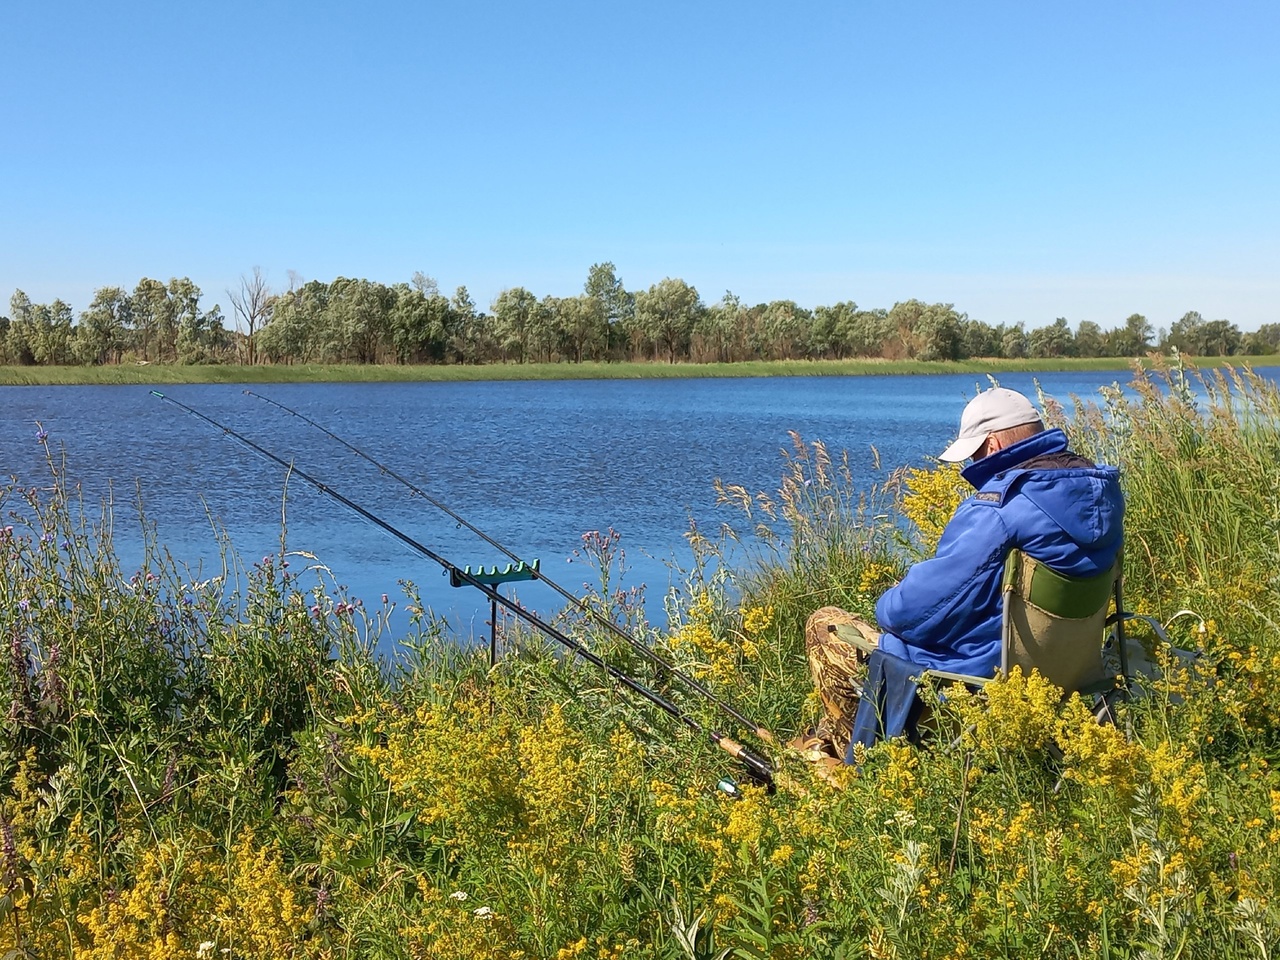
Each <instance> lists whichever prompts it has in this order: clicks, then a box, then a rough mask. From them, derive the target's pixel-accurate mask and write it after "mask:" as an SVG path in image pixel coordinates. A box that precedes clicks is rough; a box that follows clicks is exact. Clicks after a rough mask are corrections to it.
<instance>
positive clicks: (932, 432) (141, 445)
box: [0, 368, 1280, 636]
mask: <svg viewBox="0 0 1280 960" xmlns="http://www.w3.org/2000/svg"><path fill="white" fill-rule="evenodd" d="M1263 372H1265V373H1267V374H1268V375H1272V376H1274V375H1275V374H1276V373H1277V372H1280V369H1278V368H1269V369H1267V370H1264V371H1263ZM997 376H998V378H999V381H1000V383H1001V385H1003V386H1007V387H1012V388H1013V389H1016V390H1021V391H1023V392H1024V393H1027V394H1028V395H1030V396H1032V397H1034V394H1035V382H1036V381H1037V380H1038V381H1039V383H1040V384H1041V386H1042V387H1043V389H1044V391H1045V393H1046V394H1048V395H1050V396H1053V397H1056V398H1058V399H1059V400H1061V401H1063V402H1069V397H1070V395H1072V394H1077V395H1080V396H1085V397H1090V398H1095V399H1096V397H1097V390H1098V388H1099V387H1100V386H1103V385H1108V384H1111V383H1113V382H1115V381H1116V380H1117V374H1116V373H1115V372H1107V371H1102V372H1093V373H1090V372H1080V371H1072V372H1068V373H1039V374H1029V373H1008V374H998V375H997ZM1119 379H1121V380H1127V379H1128V375H1127V374H1122V375H1119ZM980 385H981V386H986V385H987V381H986V378H985V377H984V376H977V375H974V374H955V375H941V376H914V377H913V376H867V377H785V378H772V379H705V380H600V381H529V382H502V383H499V382H478V383H389V384H333V383H324V384H282V385H262V386H254V387H253V388H252V389H253V390H254V391H255V392H256V393H258V394H260V395H262V396H265V397H269V398H271V399H272V400H274V401H277V402H278V403H280V404H283V405H285V406H288V407H290V408H293V409H295V410H297V411H298V412H299V413H302V414H304V415H306V416H307V417H309V418H311V419H313V420H315V421H317V422H318V423H320V424H321V425H323V426H324V427H325V428H327V429H328V430H330V431H332V432H333V433H335V434H337V435H339V436H341V437H342V438H343V439H345V440H347V441H348V442H349V443H351V444H353V445H355V446H357V447H359V448H360V449H361V450H363V451H364V452H365V453H367V454H369V455H370V456H372V457H374V458H375V459H377V460H379V461H381V462H382V463H383V464H385V465H386V466H387V467H390V468H391V469H392V470H394V471H395V472H396V473H398V474H400V475H401V476H403V477H404V478H406V479H407V480H409V481H411V482H412V483H414V484H415V485H417V486H419V487H421V488H422V489H423V490H424V491H426V492H427V493H429V494H430V495H431V496H432V497H434V498H436V499H438V500H440V501H441V502H443V503H444V504H446V505H447V506H449V507H450V508H451V509H453V510H454V511H455V512H457V513H458V514H460V515H461V516H463V517H465V518H466V519H467V520H468V521H469V522H470V523H472V524H474V525H475V526H477V527H478V528H480V529H481V530H483V531H485V532H486V533H487V534H488V535H489V536H490V537H492V538H494V539H495V540H497V541H498V542H500V543H502V544H503V545H504V546H506V547H507V548H508V549H509V550H511V551H513V552H514V553H516V554H518V555H520V556H521V557H523V558H524V559H526V560H532V559H534V558H538V559H540V560H541V562H542V564H543V569H544V571H545V572H546V573H547V574H548V575H549V576H551V577H552V578H553V579H555V580H557V581H559V582H560V583H561V584H563V585H564V586H566V587H568V588H569V589H572V590H579V589H580V588H581V585H582V583H583V581H584V580H592V581H594V575H593V573H592V571H590V570H586V569H584V567H583V564H582V563H581V562H580V561H579V563H578V564H577V565H576V566H575V565H572V564H570V563H569V562H568V561H569V559H570V558H571V556H572V554H573V551H574V550H575V549H576V548H578V547H579V546H580V545H581V537H582V535H583V534H584V533H585V532H587V531H592V530H600V531H604V530H607V529H608V528H610V527H612V528H613V529H614V530H616V531H618V532H619V533H620V534H621V544H622V546H623V547H624V548H625V549H626V557H627V562H628V565H629V568H630V569H629V572H628V573H627V576H626V579H625V580H624V582H623V586H640V585H644V586H645V588H646V595H647V597H648V606H647V610H648V613H649V616H650V618H651V619H653V620H655V621H661V619H662V616H663V615H662V607H661V597H662V595H663V593H664V592H665V591H666V589H667V586H668V584H669V582H670V580H671V577H672V565H673V564H674V565H676V566H687V564H688V562H689V559H690V556H689V550H688V547H687V545H686V544H685V540H684V533H685V532H686V531H687V530H688V529H689V524H690V521H691V520H692V521H696V522H697V523H698V524H699V526H700V527H702V528H703V529H710V530H714V529H717V528H718V526H719V524H720V523H721V522H722V521H730V522H732V521H736V520H737V519H738V517H737V515H735V513H734V512H733V511H731V510H730V509H729V508H725V507H719V508H718V507H716V505H715V494H714V491H713V489H712V482H713V481H714V480H715V479H716V478H721V479H723V480H725V481H726V482H732V483H739V484H742V485H744V486H746V487H747V488H748V489H749V490H752V491H755V490H768V491H773V490H776V488H777V485H778V482H779V480H780V477H781V473H782V468H783V460H782V458H781V456H780V450H781V449H783V448H784V447H789V445H790V440H789V437H788V433H789V431H795V432H797V433H798V434H800V436H801V437H803V438H804V439H805V440H806V441H813V440H819V439H820V440H823V441H824V442H825V443H826V444H827V445H828V446H829V447H830V448H831V450H832V451H833V452H835V451H839V450H841V449H847V450H848V451H849V453H850V461H851V466H852V467H853V469H854V471H855V479H856V480H857V481H858V482H859V483H860V484H864V485H867V486H869V485H871V484H872V483H874V482H877V481H879V480H883V479H884V478H885V477H886V476H887V474H888V473H889V471H891V470H892V469H893V468H896V467H898V466H902V465H916V466H923V465H925V463H926V460H925V458H926V457H929V456H933V455H936V454H937V453H938V452H940V451H941V450H942V449H943V448H944V447H945V446H946V444H947V443H948V442H949V441H950V440H951V438H952V436H953V434H954V431H955V430H956V427H957V424H958V420H959V415H960V411H961V409H962V408H963V405H964V403H965V402H966V401H967V400H968V399H969V398H970V397H971V396H972V395H973V393H974V391H975V389H976V388H977V387H978V386H980ZM159 389H160V390H161V391H162V392H164V393H165V394H166V395H168V396H170V397H172V398H174V399H176V400H179V401H181V402H182V403H185V404H188V405H190V406H191V407H193V408H195V409H197V410H199V411H200V412H201V413H203V414H205V415H207V416H208V417H211V418H212V419H214V420H217V421H219V422H220V423H222V424H224V425H226V426H227V427H230V428H231V429H233V430H235V431H237V432H240V433H243V434H244V435H245V436H246V437H248V438H249V439H251V440H253V441H254V442H255V443H257V444H259V445H261V446H262V447H263V448H265V449H267V450H270V451H271V452H272V453H273V454H275V455H276V456H278V457H280V458H281V459H283V460H285V461H288V462H292V463H293V464H294V465H295V467H296V468H298V469H300V470H303V471H305V472H306V473H308V474H310V475H312V476H314V477H316V478H317V479H319V480H321V481H322V482H323V483H325V484H327V485H328V486H330V487H331V488H333V489H334V490H335V491H337V492H339V493H341V494H342V495H344V496H346V497H348V498H350V499H351V500H353V501H355V502H356V503H358V504H359V505H360V506H362V507H364V508H365V509H366V510H368V511H370V512H372V513H373V514H375V515H377V516H378V517H380V518H382V519H383V520H385V521H387V522H388V523H390V524H392V525H393V526H395V527H397V528H398V529H401V530H403V531H404V532H405V533H406V534H408V535H409V536H411V537H413V538H414V539H416V540H418V541H419V542H420V543H422V544H423V545H425V546H427V547H429V548H430V549H432V550H434V551H435V552H437V553H439V554H441V555H442V556H444V557H445V558H446V559H448V560H450V561H452V562H454V563H456V564H459V565H473V566H474V565H477V564H485V565H492V564H496V563H505V562H506V561H507V558H506V557H504V556H503V555H502V554H501V553H500V552H498V551H496V550H495V549H493V548H492V547H490V546H488V545H487V544H485V543H484V542H483V541H482V540H480V539H479V538H477V537H476V536H474V535H473V534H472V533H470V532H469V531H467V530H465V529H463V528H460V527H459V526H458V525H457V524H456V523H455V522H454V521H452V520H451V519H450V518H448V517H447V516H445V515H444V514H443V513H441V512H440V511H438V510H436V509H434V508H432V507H431V506H429V505H428V504H426V503H425V502H424V501H422V500H421V499H420V498H416V497H413V496H411V495H410V493H409V491H408V490H407V489H406V488H405V487H403V486H402V485H401V484H399V483H397V482H396V481H395V480H393V479H391V478H390V477H387V476H385V475H382V474H380V473H379V471H378V470H377V469H376V468H375V467H373V466H371V465H370V464H369V463H367V462H366V461H364V460H362V459H360V458H359V457H357V456H355V455H353V454H352V453H351V452H350V451H349V450H347V449H345V448H344V447H343V446H341V445H340V444H338V443H336V442H335V441H333V440H332V439H330V438H329V437H326V436H325V435H324V434H323V433H321V432H320V431H318V430H316V429H315V428H313V427H311V426H309V425H307V424H306V423H304V422H303V421H302V420H300V419H298V418H296V417H291V416H289V415H288V414H286V413H284V412H282V411H281V410H280V409H278V408H276V407H274V406H271V405H269V404H267V403H264V402H262V401H261V400H258V399H255V398H254V397H251V396H247V395H245V393H244V392H243V388H242V387H238V386H230V385H191V386H170V387H162V388H159ZM37 421H39V422H40V423H41V424H42V425H43V427H44V429H45V430H46V431H47V432H48V435H49V443H50V445H51V449H53V450H54V451H55V453H56V455H57V456H59V457H62V456H65V459H66V473H67V476H68V478H69V479H70V480H71V481H73V482H75V483H78V484H80V486H81V489H82V491H83V492H84V494H85V497H86V499H87V500H88V501H89V502H90V504H91V505H94V506H96V504H98V503H99V502H100V501H101V500H102V499H103V498H106V497H110V498H111V499H112V500H113V502H114V504H115V516H116V522H115V538H116V544H117V550H118V553H119V554H120V556H121V559H122V562H123V563H124V564H125V568H126V573H128V572H129V570H130V569H131V568H133V567H136V566H137V564H138V563H140V562H141V559H142V548H141V536H140V533H139V525H138V523H137V516H138V505H139V503H140V504H141V507H142V509H143V510H144V511H145V514H146V516H147V518H148V520H150V521H151V522H153V523H154V524H155V526H156V529H157V533H158V537H159V540H160V542H161V543H162V544H163V545H164V546H165V547H167V548H168V549H169V551H170V552H171V553H172V555H173V556H174V557H175V558H176V559H177V560H179V561H181V562H183V563H185V564H187V565H189V566H190V567H191V575H192V577H193V578H195V577H202V578H203V577H208V576H210V575H211V573H216V572H219V569H220V567H219V565H218V562H217V557H218V548H217V541H216V538H215V536H214V526H215V525H218V526H221V527H223V528H225V530H226V531H227V533H228V535H229V536H230V538H231V541H232V543H233V545H234V547H235V549H236V551H237V552H238V554H239V555H240V556H241V558H242V559H243V560H244V562H245V563H247V564H248V563H252V562H254V561H255V560H257V559H260V558H261V557H262V556H264V555H267V554H273V553H276V552H278V550H279V548H280V539H281V531H282V518H283V522H284V528H285V531H286V542H287V547H288V549H290V550H300V551H306V552H307V553H309V554H312V555H314V557H315V559H314V560H313V561H310V560H307V559H306V558H303V557H295V558H294V559H293V561H292V563H293V565H294V570H295V572H297V571H298V570H299V569H300V568H303V567H305V566H314V567H317V568H319V567H323V568H325V569H327V571H329V573H328V574H326V575H325V576H326V579H325V582H326V584H329V585H340V586H342V587H344V588H345V589H347V590H348V591H349V593H350V595H351V596H352V597H354V598H361V599H363V600H364V602H365V604H366V606H368V605H372V606H379V605H380V603H381V595H382V594H384V593H386V594H388V595H390V596H391V598H392V599H393V600H395V599H396V598H399V600H400V606H401V607H403V605H404V601H403V594H402V591H401V589H400V587H399V586H398V582H399V581H400V580H410V581H413V582H414V583H416V584H417V585H418V587H419V588H420V590H421V595H422V599H423V601H424V603H425V604H427V605H428V606H430V607H431V608H432V609H433V610H435V611H437V612H439V613H442V614H445V615H447V616H449V618H450V619H451V622H452V623H453V625H454V627H455V629H457V630H458V631H459V632H460V633H461V634H462V635H464V636H465V635H468V634H474V635H477V636H487V633H488V627H487V625H486V622H485V621H486V620H487V617H488V605H487V602H484V601H483V598H480V597H479V595H478V594H477V593H476V592H475V591H473V590H470V589H454V588H451V587H450V586H449V584H448V579H447V577H446V576H445V575H444V572H443V570H442V569H441V568H440V567H438V566H436V565H435V564H433V563H431V562H430V561H429V560H427V559H425V558H423V557H420V556H418V555H417V554H415V553H414V552H412V551H411V550H409V549H408V548H406V547H405V546H404V545H403V544H401V543H400V542H398V541H397V540H396V539H394V538H393V537H391V536H390V535H388V534H387V533H386V532H385V531H382V530H380V529H378V528H377V527H376V526H374V525H373V524H371V523H369V522H368V521H367V520H364V519H362V518H361V517H359V516H358V515H357V514H355V513H354V512H352V511H350V510H349V509H347V508H345V507H343V506H342V505H341V504H339V503H337V502H335V501H334V500H332V499H330V498H328V497H326V496H324V495H323V494H322V493H320V492H319V491H317V490H316V489H314V488H313V487H311V486H309V485H307V484H306V483H303V482H302V481H300V480H299V479H297V478H296V477H295V478H293V480H292V481H291V482H290V483H288V485H287V495H286V471H285V470H284V469H283V468H282V467H280V466H279V465H277V464H274V463H271V462H269V461H267V460H265V459H263V458H261V457H260V456H258V455H256V454H254V453H253V452H251V451H250V450H249V449H247V448H246V447H245V446H243V445H241V444H239V443H237V442H235V441H234V440H231V439H228V438H227V437H225V436H223V435H222V434H221V433H220V432H219V431H218V430H216V429H214V428H212V427H211V426H209V425H208V424H206V423H203V422H201V421H200V420H198V419H196V418H195V417H193V416H191V415H189V414H187V413H185V412H184V411H182V410H181V409H179V408H178V407H176V406H175V405H173V404H171V403H166V402H165V401H163V400H160V399H157V398H156V397H154V396H152V395H151V394H150V392H149V390H148V388H146V387H138V386H75V387H66V386H64V387H0V475H13V476H16V477H17V478H18V480H19V482H21V483H23V484H37V485H41V484H43V485H47V483H48V477H49V473H48V468H47V466H46V465H45V463H44V453H43V450H42V449H41V447H40V445H39V444H38V443H37V442H36V440H35V433H36V422H37ZM873 447H874V448H875V450H877V451H878V452H879V458H880V464H881V467H880V469H879V470H877V469H876V467H875V457H874V456H873V453H872V448H873ZM315 575H316V574H310V575H308V576H309V577H310V579H307V578H306V577H304V579H303V583H304V585H306V584H308V583H314V582H315V579H314V577H315ZM330 576H331V578H332V579H329V577H330ZM540 591H541V592H540ZM517 593H518V595H519V596H520V597H521V599H522V600H523V601H524V602H525V603H527V604H528V605H530V606H531V607H533V608H535V609H542V610H544V611H546V610H548V609H550V608H551V607H552V606H554V603H553V600H554V597H553V595H552V594H551V593H550V592H549V591H547V590H546V588H545V587H540V586H536V585H531V584H523V585H521V586H520V588H519V589H518V590H517ZM402 616H403V614H402V612H401V613H397V614H396V617H397V618H399V617H402Z"/></svg>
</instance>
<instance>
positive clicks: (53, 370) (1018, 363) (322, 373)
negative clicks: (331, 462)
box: [0, 357, 1280, 386]
mask: <svg viewBox="0 0 1280 960" xmlns="http://www.w3.org/2000/svg"><path fill="white" fill-rule="evenodd" d="M1235 359H1236V358H1231V357H1200V358H1197V361H1196V362H1197V363H1198V364H1199V365H1200V366H1202V367H1207V366H1221V365H1229V364H1231V363H1233V362H1234V361H1235ZM1258 359H1259V360H1260V361H1261V362H1263V363H1266V362H1269V361H1271V360H1272V359H1273V358H1269V357H1260V358H1258ZM1275 359H1276V360H1278V361H1280V357H1278V358H1275ZM1134 362H1136V361H1131V360H1126V359H1123V358H1118V357H1090V358H1079V357H1059V358H1056V359H1051V360H1050V359H1041V360H1026V359H1024V360H993V359H977V360H874V359H865V358H864V359H856V360H747V361H743V362H742V363H655V362H652V361H646V362H634V363H633V362H628V361H620V362H618V363H601V362H598V361H585V362H583V363H520V364H515V363H487V364H474V365H465V366H463V365H443V364H442V365H430V364H415V365H412V366H400V365H396V364H367V365H361V364H350V363H335V364H314V363H307V364H257V365H255V366H244V365H242V364H193V365H185V364H159V363H153V364H128V365H126V364H116V365H111V366H61V367H36V366H32V367H14V366H8V367H5V366H0V385H3V386H33V385H38V384H48V385H60V384H66V385H73V384H105V385H111V384H147V385H154V384H170V383H392V382H395V383H415V382H458V381H478V380H666V379H676V378H680V379H684V378H692V377H826V376H831V377H850V376H853V377H856V376H884V375H911V376H925V375H929V374H945V373H1001V372H1009V371H1017V370H1022V371H1032V372H1034V371H1050V370H1115V371H1118V372H1119V371H1124V370H1126V369H1128V368H1129V367H1130V366H1132V365H1133V363H1134Z"/></svg>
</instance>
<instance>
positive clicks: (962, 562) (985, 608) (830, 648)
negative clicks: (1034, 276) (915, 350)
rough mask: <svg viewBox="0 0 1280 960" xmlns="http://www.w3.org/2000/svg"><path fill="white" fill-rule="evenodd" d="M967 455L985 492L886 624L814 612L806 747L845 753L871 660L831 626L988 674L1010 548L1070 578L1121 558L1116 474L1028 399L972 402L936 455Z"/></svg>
mask: <svg viewBox="0 0 1280 960" xmlns="http://www.w3.org/2000/svg"><path fill="white" fill-rule="evenodd" d="M970 457H972V458H973V463H971V464H970V465H969V466H968V467H966V468H965V470H964V471H963V473H962V476H963V477H964V478H965V479H966V480H967V481H968V482H969V483H970V484H972V485H973V487H974V488H976V490H977V493H976V494H975V495H974V496H971V497H969V498H968V499H967V500H965V501H963V502H962V503H961V504H960V506H959V507H958V508H957V509H956V512H955V514H954V515H953V516H952V518H951V520H950V521H949V522H948V524H947V527H946V529H945V530H944V531H943V533H942V537H941V539H940V540H939V541H938V549H937V551H936V553H935V555H934V556H933V557H932V558H930V559H928V560H924V561H921V562H920V563H917V564H915V565H914V566H912V567H911V569H910V570H908V571H907V575H906V576H905V577H904V578H903V579H902V581H901V582H900V583H898V585H897V586H894V587H891V588H889V589H888V590H886V591H885V592H884V594H882V595H881V597H880V599H879V600H878V601H877V602H876V620H877V622H878V628H876V627H872V626H870V625H869V624H867V623H865V622H863V621H860V620H858V619H857V618H856V617H853V616H852V615H850V614H848V613H846V612H845V611H843V610H840V609H839V608H837V607H823V608H822V609H820V610H818V611H817V612H815V613H814V614H813V615H812V616H811V617H810V618H809V621H808V624H807V626H806V631H805V646H806V649H807V652H808V655H809V665H810V669H811V670H812V672H813V677H814V683H815V684H816V686H817V688H818V692H819V694H820V695H821V697H822V700H823V704H824V707H825V710H826V716H825V717H824V718H823V720H822V722H821V723H820V724H819V727H818V730H817V731H816V732H815V733H816V737H815V738H813V739H811V740H809V741H808V742H806V743H804V744H803V745H804V746H805V747H806V748H814V747H819V748H821V749H824V750H826V751H828V752H830V753H832V754H834V755H835V756H844V754H845V748H846V745H847V744H848V743H849V737H850V735H851V732H852V729H853V720H854V715H855V714H856V712H857V706H858V696H859V695H860V693H861V688H862V678H863V675H864V673H865V667H864V666H863V664H864V662H865V659H866V658H865V656H864V655H863V654H861V652H860V651H857V650H856V649H855V648H853V647H852V646H851V645H849V644H847V643H845V642H844V641H842V640H840V639H839V638H838V637H837V636H836V635H835V634H833V633H831V632H830V631H829V630H828V629H827V627H828V625H830V624H833V623H838V624H849V625H852V626H854V627H856V628H857V629H858V631H859V632H860V633H862V635H863V636H864V637H865V638H866V639H867V640H869V641H872V642H876V643H878V644H879V646H880V648H881V649H882V650H884V651H885V652H887V653H891V654H894V655H895V656H897V657H900V658H902V659H904V660H908V661H910V662H912V663H915V664H919V665H920V666H922V667H927V668H931V669H935V670H946V671H951V672H955V673H967V674H971V675H975V676H982V677H990V676H994V674H995V672H996V669H997V668H998V667H999V666H1000V646H1001V638H1000V621H1001V585H1002V578H1003V574H1004V562H1005V557H1006V556H1007V554H1008V552H1009V551H1010V550H1011V549H1014V548H1015V547H1016V548H1017V549H1019V550H1022V551H1023V552H1025V553H1026V554H1028V555H1029V556H1031V557H1032V558H1033V559H1035V560H1038V561H1040V562H1041V563H1044V564H1045V565H1047V566H1048V567H1049V568H1050V569H1053V570H1056V571H1057V572H1059V573H1062V574H1066V575H1067V576H1072V577H1089V576H1094V575H1096V574H1099V573H1102V572H1104V571H1106V570H1109V569H1111V566H1112V564H1113V563H1114V562H1115V559H1116V554H1117V553H1118V551H1119V550H1120V543H1121V536H1122V530H1121V528H1122V521H1123V518H1124V498H1123V495H1122V494H1121V492H1120V474H1119V471H1117V470H1116V469H1115V468H1114V467H1106V466H1096V465H1095V464H1094V463H1093V462H1092V461H1090V460H1087V459H1086V458H1084V457H1081V456H1078V455H1077V454H1075V453H1072V452H1071V451H1070V450H1069V449H1067V437H1066V434H1064V433H1063V432H1062V431H1061V430H1045V429H1044V424H1043V423H1042V422H1041V419H1040V415H1039V414H1038V413H1037V412H1036V409H1035V407H1033V406H1032V404H1031V401H1029V400H1028V399H1027V398H1026V397H1024V396H1023V395H1022V394H1020V393H1018V392H1017V391H1014V390H1006V389H1005V388H1003V387H996V388H994V389H991V390H987V391H984V392H983V393H980V394H978V396H976V397H975V398H974V399H973V400H971V401H970V402H969V404H968V405H967V406H966V407H965V408H964V413H963V414H962V415H961V417H960V434H959V436H958V437H957V438H956V440H955V442H953V443H952V444H951V445H950V446H949V447H947V449H946V450H944V451H943V452H942V454H941V455H940V457H939V459H940V460H944V461H948V462H952V463H960V462H962V461H964V460H966V459H969V458H970ZM815 740H816V741H818V742H815Z"/></svg>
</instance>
